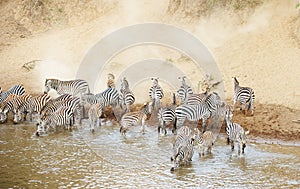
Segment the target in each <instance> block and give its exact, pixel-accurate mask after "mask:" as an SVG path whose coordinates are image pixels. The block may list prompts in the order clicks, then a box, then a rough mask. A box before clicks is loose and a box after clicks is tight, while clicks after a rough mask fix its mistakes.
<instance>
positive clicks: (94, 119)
mask: <svg viewBox="0 0 300 189" xmlns="http://www.w3.org/2000/svg"><path fill="white" fill-rule="evenodd" d="M102 111H103V104H101V103H95V104H92V105H91V107H90V109H89V112H88V115H89V125H90V130H91V131H92V132H94V131H95V127H96V126H98V125H99V118H100V117H101V115H102Z"/></svg>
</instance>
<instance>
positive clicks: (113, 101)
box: [95, 88, 119, 117]
mask: <svg viewBox="0 0 300 189" xmlns="http://www.w3.org/2000/svg"><path fill="white" fill-rule="evenodd" d="M95 98H96V99H97V101H98V102H101V103H103V107H104V108H105V107H107V106H112V108H113V115H114V116H115V114H114V113H115V110H116V107H117V105H118V104H119V92H118V91H117V90H116V89H115V88H107V89H106V90H105V91H103V92H102V93H98V94H96V95H95ZM115 117H116V116H115Z"/></svg>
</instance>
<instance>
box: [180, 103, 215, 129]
mask: <svg viewBox="0 0 300 189" xmlns="http://www.w3.org/2000/svg"><path fill="white" fill-rule="evenodd" d="M175 113H176V118H177V123H176V128H179V127H181V126H182V125H183V124H184V121H185V120H186V119H188V120H189V121H199V120H200V119H202V128H203V132H204V131H205V130H206V120H207V119H208V118H209V117H210V115H211V112H210V110H209V108H208V106H207V104H206V103H201V104H198V105H192V106H191V105H181V106H178V107H177V108H176V109H175Z"/></svg>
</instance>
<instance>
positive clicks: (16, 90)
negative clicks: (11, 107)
mask: <svg viewBox="0 0 300 189" xmlns="http://www.w3.org/2000/svg"><path fill="white" fill-rule="evenodd" d="M24 93H25V88H24V87H23V86H22V85H14V86H12V87H11V88H10V89H8V90H7V91H5V92H2V93H0V102H3V101H4V100H5V99H6V98H7V97H8V96H9V95H10V94H16V95H22V94H24Z"/></svg>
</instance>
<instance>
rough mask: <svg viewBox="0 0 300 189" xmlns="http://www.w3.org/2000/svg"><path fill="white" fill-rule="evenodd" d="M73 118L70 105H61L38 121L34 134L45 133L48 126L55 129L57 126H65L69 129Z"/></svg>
mask: <svg viewBox="0 0 300 189" xmlns="http://www.w3.org/2000/svg"><path fill="white" fill-rule="evenodd" d="M72 118H73V110H72V107H67V106H61V107H60V108H59V109H57V110H56V111H55V112H52V113H51V114H49V115H48V116H46V117H45V118H44V119H42V120H41V123H38V124H37V126H38V129H37V132H36V135H37V136H39V135H40V134H41V133H45V132H47V131H48V130H49V127H53V128H54V130H56V127H57V126H67V129H70V127H71V122H72Z"/></svg>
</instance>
